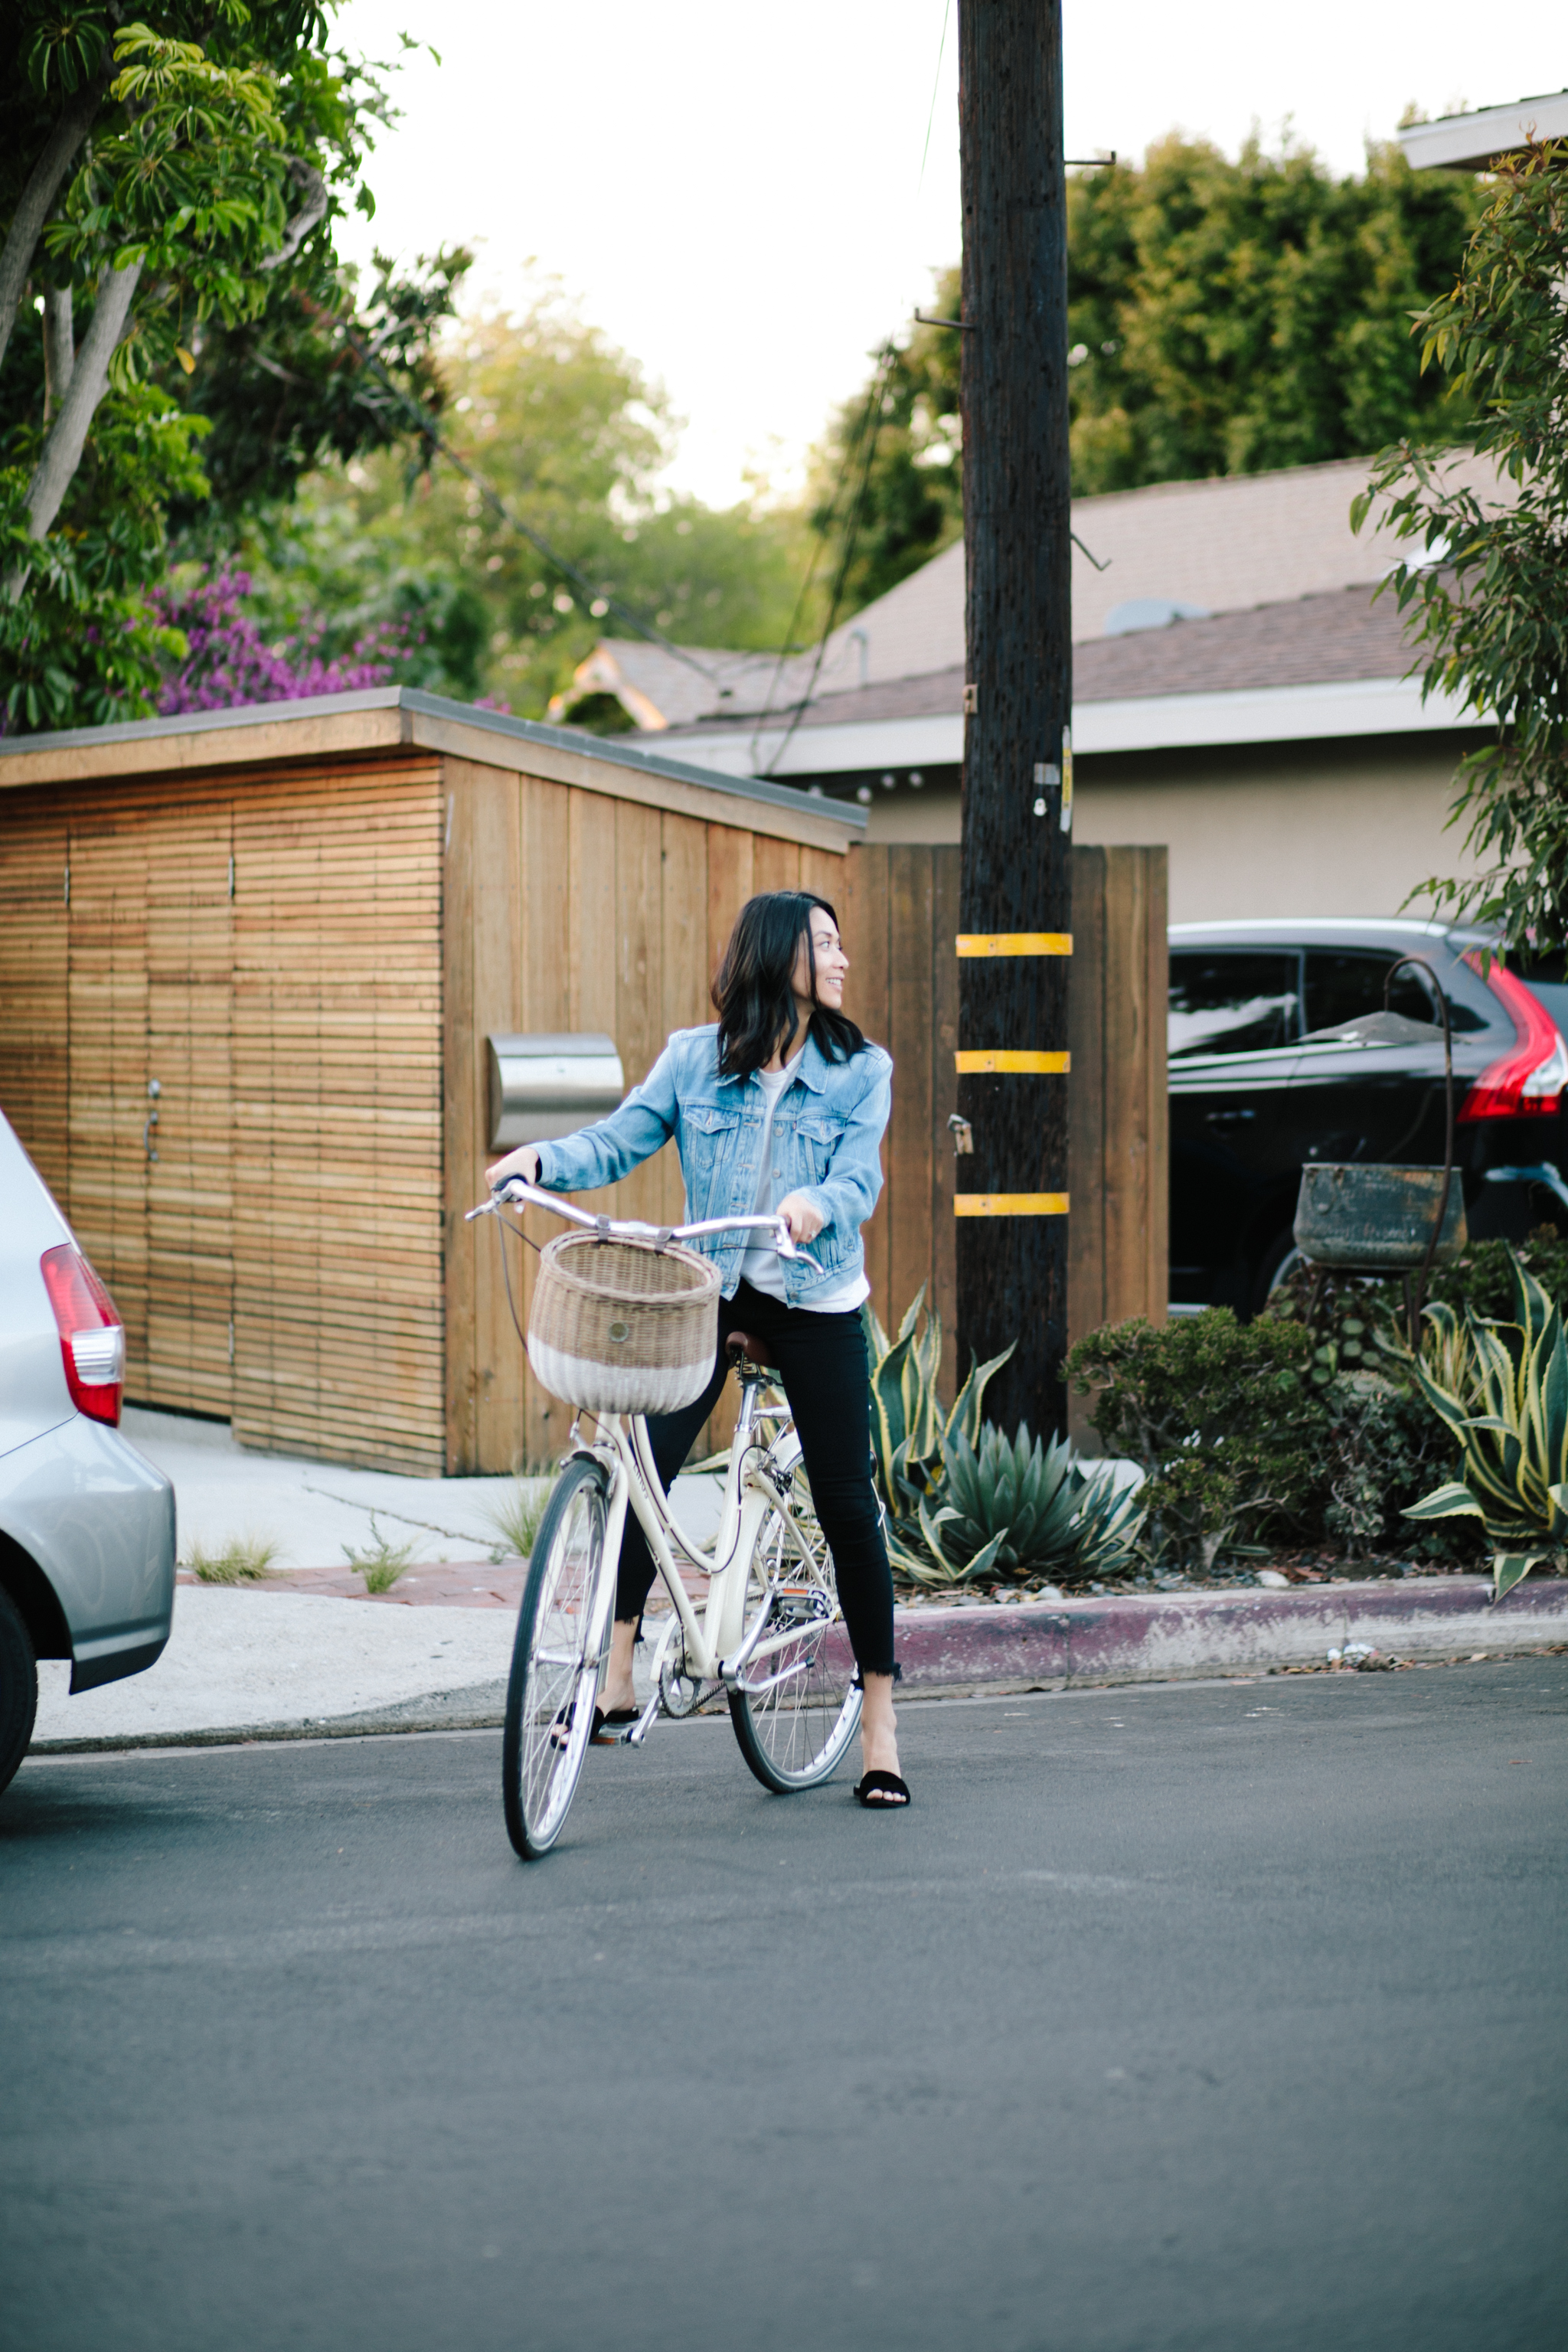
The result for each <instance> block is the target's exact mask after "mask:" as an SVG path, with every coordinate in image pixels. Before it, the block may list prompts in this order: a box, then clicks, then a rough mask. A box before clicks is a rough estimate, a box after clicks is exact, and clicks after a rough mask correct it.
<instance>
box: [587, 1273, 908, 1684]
mask: <svg viewBox="0 0 1568 2352" xmlns="http://www.w3.org/2000/svg"><path fill="white" fill-rule="evenodd" d="M731 1331H749V1332H751V1333H752V1336H753V1337H754V1338H756V1339H765V1340H766V1341H767V1343H768V1349H769V1353H770V1355H771V1357H772V1360H773V1362H774V1363H775V1364H776V1365H777V1366H778V1369H779V1372H780V1374H781V1376H782V1378H783V1381H784V1394H785V1396H787V1397H788V1399H789V1402H790V1410H791V1412H793V1413H794V1415H795V1434H796V1435H797V1437H798V1438H799V1439H800V1450H801V1453H802V1455H803V1456H804V1458H805V1475H806V1476H807V1477H808V1478H809V1479H810V1481H811V1499H812V1502H813V1503H814V1504H815V1506H816V1516H817V1517H818V1519H819V1520H820V1521H821V1523H822V1532H823V1534H824V1535H825V1536H826V1538H827V1543H828V1549H830V1550H831V1552H832V1554H833V1565H834V1568H835V1570H837V1577H838V1599H839V1603H840V1606H841V1607H842V1609H843V1611H844V1623H845V1628H846V1631H847V1633H848V1635H849V1641H850V1645H851V1647H852V1648H853V1650H854V1652H855V1663H856V1664H857V1665H858V1667H859V1669H860V1672H861V1674H862V1675H890V1674H891V1673H892V1671H893V1578H892V1571H891V1570H890V1569H889V1566H888V1548H887V1545H886V1544H885V1543H884V1542H883V1540H882V1528H881V1521H880V1519H879V1517H878V1513H877V1496H876V1492H875V1489H874V1488H873V1486H872V1485H871V1450H870V1449H871V1387H870V1381H869V1378H868V1372H867V1368H866V1338H865V1333H864V1331H863V1330H862V1328H861V1324H860V1318H859V1316H858V1314H853V1313H852V1314H848V1315H814V1314H813V1313H812V1312H811V1310H810V1308H809V1307H786V1306H785V1305H784V1301H783V1300H782V1299H780V1298H770V1297H768V1295H767V1293H766V1292H765V1291H761V1290H753V1289H752V1286H751V1284H750V1283H749V1282H742V1284H741V1286H740V1288H739V1289H738V1290H737V1292H736V1294H735V1296H734V1297H733V1298H721V1300H720V1301H719V1356H718V1360H717V1362H716V1363H715V1365H714V1367H713V1377H712V1379H711V1380H710V1381H709V1383H708V1386H707V1387H706V1388H705V1389H704V1390H703V1391H702V1394H701V1395H700V1397H699V1398H698V1400H697V1402H696V1403H695V1404H689V1405H688V1406H687V1407H686V1409H685V1411H684V1412H670V1413H663V1414H658V1415H650V1417H649V1420H648V1424H647V1433H648V1438H649V1441H650V1443H651V1445H652V1450H653V1458H654V1460H655V1462H656V1463H657V1464H658V1475H659V1476H660V1478H661V1479H662V1480H663V1482H664V1486H665V1489H666V1492H667V1493H668V1489H669V1487H670V1486H671V1485H672V1484H673V1483H674V1479H675V1475H676V1473H677V1471H678V1470H679V1468H680V1465H681V1464H682V1463H683V1462H684V1461H685V1459H686V1457H687V1455H688V1454H689V1453H690V1451H691V1444H692V1440H693V1439H694V1438H695V1436H696V1435H697V1433H698V1431H699V1430H700V1428H701V1426H702V1424H703V1423H704V1422H705V1421H706V1420H707V1418H708V1416H709V1414H710V1412H712V1410H713V1407H714V1405H715V1404H716V1403H717V1402H718V1400H719V1397H720V1394H721V1391H722V1390H723V1386H724V1382H725V1381H726V1380H727V1379H728V1378H729V1377H730V1360H729V1358H728V1357H727V1356H726V1355H725V1353H724V1342H725V1340H726V1339H728V1338H729V1336H730V1334H731ZM654 1574H655V1570H654V1564H653V1555H652V1553H651V1552H650V1551H649V1550H648V1548H647V1537H646V1536H645V1535H644V1533H643V1531H642V1529H641V1528H640V1527H639V1526H638V1525H637V1520H636V1519H635V1518H634V1517H633V1516H632V1514H631V1513H630V1512H629V1511H628V1512H627V1514H626V1534H625V1535H624V1537H623V1538H622V1539H621V1564H620V1577H619V1580H618V1582H617V1584H616V1616H617V1617H618V1618H619V1619H621V1621H622V1622H628V1621H631V1622H635V1621H636V1620H637V1618H638V1617H640V1616H641V1614H642V1609H643V1603H644V1601H646V1600H647V1596H648V1591H649V1589H650V1587H651V1586H652V1583H653V1580H654Z"/></svg>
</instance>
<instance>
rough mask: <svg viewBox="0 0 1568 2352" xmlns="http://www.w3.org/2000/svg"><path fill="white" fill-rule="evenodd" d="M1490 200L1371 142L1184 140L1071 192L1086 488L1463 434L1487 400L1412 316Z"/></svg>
mask: <svg viewBox="0 0 1568 2352" xmlns="http://www.w3.org/2000/svg"><path fill="white" fill-rule="evenodd" d="M1483 201H1484V200H1483V198H1482V196H1481V194H1480V193H1479V190H1478V188H1477V186H1476V184H1475V183H1474V182H1473V181H1469V180H1466V179H1463V178H1456V177H1454V176H1452V175H1450V174H1448V173H1438V172H1425V173H1417V172H1412V170H1411V169H1410V166H1409V165H1408V163H1406V162H1405V158H1404V156H1403V154H1402V153H1401V152H1399V150H1398V149H1397V148H1396V147H1394V146H1382V147H1373V148H1372V149H1371V150H1370V151H1369V152H1368V156H1367V168H1366V171H1365V173H1363V174H1361V175H1358V176H1355V177H1349V178H1343V179H1337V178H1335V177H1334V175H1333V174H1332V173H1331V172H1330V171H1329V170H1328V169H1327V168H1326V166H1325V165H1324V164H1323V163H1321V161H1320V160H1319V158H1318V157H1317V156H1316V155H1314V154H1312V153H1311V152H1310V151H1309V150H1307V149H1303V148H1295V147H1290V146H1287V147H1286V148H1285V149H1284V151H1283V152H1281V153H1279V154H1278V155H1268V154H1266V153H1265V152H1263V150H1262V148H1261V147H1260V146H1259V144H1258V142H1257V141H1256V140H1250V141H1248V142H1247V145H1246V147H1244V148H1243V150H1242V152H1241V155H1240V157H1239V159H1238V160H1237V162H1235V163H1232V162H1230V161H1229V160H1228V158H1227V157H1226V156H1225V155H1223V154H1221V153H1220V152H1219V150H1218V149H1217V148H1215V147H1213V146H1211V145H1209V144H1208V143H1207V142H1205V141H1189V140H1184V139H1181V138H1178V137H1174V136H1173V137H1171V138H1169V139H1166V140H1163V141H1162V142H1160V143H1159V144H1158V145H1157V146H1155V147H1152V148H1151V149H1150V151H1149V153H1148V155H1147V157H1146V159H1145V161H1144V163H1143V166H1142V169H1141V170H1134V169H1131V168H1129V167H1128V166H1126V165H1124V164H1106V165H1103V166H1101V167H1100V169H1098V170H1095V171H1091V172H1087V173H1082V174H1079V175H1078V176H1076V177H1075V178H1074V180H1073V182H1072V184H1071V186H1070V188H1069V190H1068V268H1069V289H1068V365H1069V367H1070V368H1071V371H1072V391H1071V403H1072V453H1073V487H1074V489H1075V490H1076V491H1078V492H1079V495H1080V496H1081V495H1084V494H1088V493H1091V492H1094V491H1097V490H1120V489H1133V488H1137V487H1139V485H1141V484H1142V483H1145V482H1168V481H1188V480H1194V479H1197V478H1202V477H1204V476H1207V475H1215V474H1251V473H1258V472H1261V471H1264V470H1266V469H1267V468H1268V467H1275V466H1304V465H1311V464H1314V463H1316V462H1318V461H1320V460H1321V459H1324V458H1329V457H1356V456H1359V455H1361V454H1362V453H1363V452H1365V451H1371V450H1373V449H1376V448H1379V447H1381V446H1383V445H1384V443H1385V442H1388V441H1390V440H1392V439H1393V438H1394V436H1398V435H1405V434H1409V435H1414V436H1419V437H1421V438H1424V439H1429V440H1440V441H1441V440H1448V441H1451V440H1453V439H1455V438H1456V437H1457V436H1458V435H1460V434H1461V433H1462V432H1464V431H1465V429H1466V428H1467V427H1468V424H1469V422H1470V417H1471V410H1470V407H1469V404H1468V401H1467V400H1466V398H1465V396H1464V395H1463V394H1462V393H1459V392H1458V391H1457V390H1456V389H1455V388H1454V387H1452V386H1449V385H1446V384H1444V383H1442V382H1440V381H1439V380H1438V379H1437V378H1436V377H1435V376H1432V375H1424V374H1423V373H1422V371H1421V368H1420V364H1419V360H1418V356H1417V354H1416V352H1415V351H1414V350H1413V349H1412V347H1411V342H1410V336H1409V325H1408V322H1409V315H1410V313H1411V311H1412V310H1415V309H1417V308H1419V307H1420V306H1421V305H1422V304H1424V303H1426V302H1428V301H1430V300H1431V299H1433V297H1434V296H1435V295H1436V293H1438V292H1439V291H1440V290H1441V289H1443V288H1444V287H1445V286H1446V285H1447V283H1449V282H1450V281H1451V279H1452V277H1453V274H1454V272H1455V270H1456V269H1457V268H1458V264H1459V257H1460V255H1461V254H1462V252H1463V250H1464V247H1465V241H1466V238H1467V237H1468V235H1469V233H1470V230H1471V229H1472V228H1473V226H1474V225H1475V222H1476V220H1477V219H1478V217H1479V213H1480V210H1481V205H1482V202H1483Z"/></svg>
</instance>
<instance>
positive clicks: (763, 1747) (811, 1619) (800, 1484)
mask: <svg viewBox="0 0 1568 2352" xmlns="http://www.w3.org/2000/svg"><path fill="white" fill-rule="evenodd" d="M773 1462H774V1465H775V1468H776V1469H777V1470H778V1471H780V1472H781V1473H783V1474H784V1480H785V1481H786V1483H787V1490H788V1494H789V1504H790V1508H789V1517H787V1518H786V1517H785V1516H784V1513H783V1512H782V1511H778V1510H770V1511H769V1513H768V1515H767V1517H766V1518H765V1519H764V1520H763V1524H762V1528H761V1529H760V1531H759V1533H758V1537H757V1542H756V1548H755V1549H754V1550H753V1552H752V1562H751V1567H750V1569H749V1570H748V1571H747V1579H746V1607H745V1617H744V1621H743V1622H744V1623H745V1625H746V1628H747V1631H748V1632H750V1631H751V1630H752V1628H753V1627H754V1625H755V1624H756V1622H757V1616H758V1612H760V1611H762V1610H763V1609H765V1610H766V1611H767V1618H768V1622H767V1624H766V1626H765V1627H764V1629H763V1635H762V1641H761V1643H760V1645H759V1646H760V1648H761V1650H762V1655H760V1656H759V1655H757V1654H756V1653H755V1652H753V1654H752V1658H751V1659H750V1661H749V1662H748V1664H747V1665H746V1667H745V1670H744V1672H743V1674H742V1679H741V1685H740V1687H739V1688H738V1689H735V1690H731V1693H730V1720H731V1723H732V1724H733V1725H734V1727H735V1738H736V1739H737V1740H738V1741H739V1743H740V1748H741V1753H742V1756H743V1757H744V1758H745V1759H746V1761H747V1763H748V1764H749V1765H750V1766H751V1768H752V1771H753V1772H754V1773H755V1774H756V1776H757V1778H758V1780H760V1781H761V1782H762V1784H763V1788H764V1789H772V1790H774V1791H775V1793H776V1794H777V1795H779V1796H788V1795H791V1794H792V1793H793V1792H794V1791H795V1790H797V1789H815V1788H816V1787H818V1786H819V1785H820V1784H821V1783H822V1782H823V1781H824V1780H827V1779H828V1778H829V1777H830V1776H831V1775H832V1773H833V1772H834V1771H835V1770H836V1769H837V1766H838V1765H839V1763H840V1762H841V1761H842V1759H843V1756H844V1751H845V1749H846V1748H847V1747H848V1745H849V1742H850V1741H851V1739H853V1738H854V1737H855V1733H856V1729H857V1727H858V1725H859V1721H860V1705H861V1693H860V1690H859V1688H858V1685H857V1684H856V1682H855V1678H854V1677H855V1668H854V1664H853V1663H852V1662H851V1660H850V1659H849V1656H848V1651H847V1643H845V1641H844V1638H843V1621H842V1619H840V1618H839V1616H838V1586H837V1580H836V1578H835V1575H834V1571H833V1555H832V1553H831V1552H830V1551H829V1550H828V1549H827V1539H826V1537H825V1536H824V1534H823V1532H822V1529H821V1528H820V1527H819V1526H818V1524H817V1520H816V1512H815V1511H814V1510H813V1508H812V1503H811V1488H810V1486H809V1485H808V1484H807V1481H806V1475H805V1471H804V1470H803V1469H802V1468H801V1466H800V1447H799V1442H798V1440H796V1439H795V1437H794V1436H793V1435H791V1436H788V1437H786V1438H785V1439H784V1441H782V1443H781V1444H780V1445H779V1446H776V1447H775V1448H774V1451H773ZM792 1521H793V1525H792V1524H791V1522H792ZM836 1621H837V1630H835V1626H836Z"/></svg>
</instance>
